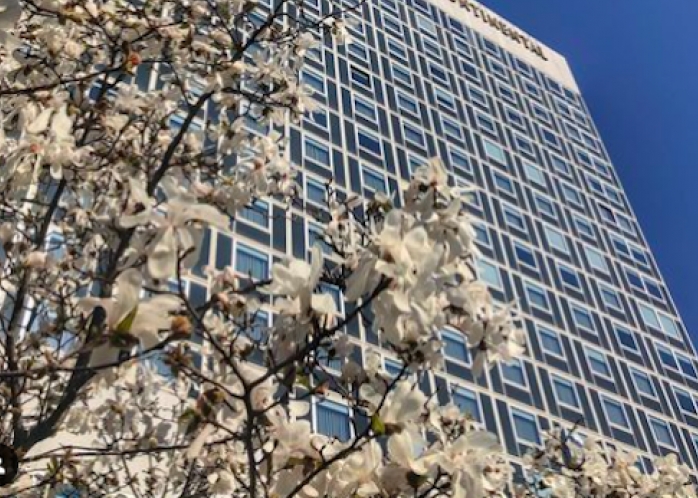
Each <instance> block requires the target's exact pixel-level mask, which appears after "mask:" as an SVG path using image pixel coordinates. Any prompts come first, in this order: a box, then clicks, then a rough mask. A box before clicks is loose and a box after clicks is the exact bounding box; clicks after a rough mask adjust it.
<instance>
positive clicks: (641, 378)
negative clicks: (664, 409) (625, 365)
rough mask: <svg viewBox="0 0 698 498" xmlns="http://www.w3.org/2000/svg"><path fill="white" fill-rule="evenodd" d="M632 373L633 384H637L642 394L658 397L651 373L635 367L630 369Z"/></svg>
mask: <svg viewBox="0 0 698 498" xmlns="http://www.w3.org/2000/svg"><path fill="white" fill-rule="evenodd" d="M630 375H631V377H632V379H633V384H635V387H636V388H637V390H638V392H639V393H640V394H644V395H645V396H649V397H651V398H655V397H657V392H656V391H655V389H654V384H653V383H652V379H650V377H649V375H647V374H646V373H644V372H640V371H639V370H635V369H630Z"/></svg>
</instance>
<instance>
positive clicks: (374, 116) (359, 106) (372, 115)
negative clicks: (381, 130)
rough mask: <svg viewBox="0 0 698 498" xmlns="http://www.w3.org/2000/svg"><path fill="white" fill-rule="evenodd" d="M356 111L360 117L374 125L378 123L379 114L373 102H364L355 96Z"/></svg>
mask: <svg viewBox="0 0 698 498" xmlns="http://www.w3.org/2000/svg"><path fill="white" fill-rule="evenodd" d="M354 111H355V112H356V114H357V115H358V116H362V117H364V118H366V119H368V120H369V121H373V122H374V123H375V122H377V121H378V112H377V111H376V106H375V104H373V102H369V101H368V100H364V99H362V98H361V97H359V96H358V95H354Z"/></svg>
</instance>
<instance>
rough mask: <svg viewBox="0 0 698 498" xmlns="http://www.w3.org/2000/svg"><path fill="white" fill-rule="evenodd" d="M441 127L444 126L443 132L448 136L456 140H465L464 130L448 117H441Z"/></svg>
mask: <svg viewBox="0 0 698 498" xmlns="http://www.w3.org/2000/svg"><path fill="white" fill-rule="evenodd" d="M441 125H442V126H443V131H444V133H445V134H446V135H447V136H449V137H451V138H453V139H455V140H463V130H461V127H460V125H459V124H458V123H456V122H455V121H453V120H452V119H449V118H447V117H446V116H441Z"/></svg>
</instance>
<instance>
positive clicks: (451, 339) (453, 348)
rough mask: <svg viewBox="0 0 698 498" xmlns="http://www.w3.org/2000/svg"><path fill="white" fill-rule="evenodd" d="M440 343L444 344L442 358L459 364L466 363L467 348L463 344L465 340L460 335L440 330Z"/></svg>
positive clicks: (467, 357) (467, 358) (467, 356)
mask: <svg viewBox="0 0 698 498" xmlns="http://www.w3.org/2000/svg"><path fill="white" fill-rule="evenodd" d="M441 341H442V342H443V343H444V356H446V357H447V358H449V359H451V360H457V361H459V362H461V363H468V360H469V354H468V348H467V347H466V344H465V338H464V337H463V336H462V335H461V334H458V333H456V332H451V331H450V330H442V331H441Z"/></svg>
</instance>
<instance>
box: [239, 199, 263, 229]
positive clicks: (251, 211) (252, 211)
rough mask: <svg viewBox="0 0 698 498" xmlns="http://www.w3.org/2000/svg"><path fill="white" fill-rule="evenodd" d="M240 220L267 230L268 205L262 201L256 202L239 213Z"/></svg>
mask: <svg viewBox="0 0 698 498" xmlns="http://www.w3.org/2000/svg"><path fill="white" fill-rule="evenodd" d="M240 218H242V219H243V220H245V221H249V222H250V223H254V224H255V225H258V226H260V227H263V228H267V227H268V225H269V205H268V204H267V203H266V202H263V201H256V202H254V203H253V204H252V205H251V206H246V207H245V208H243V209H242V210H241V211H240Z"/></svg>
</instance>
